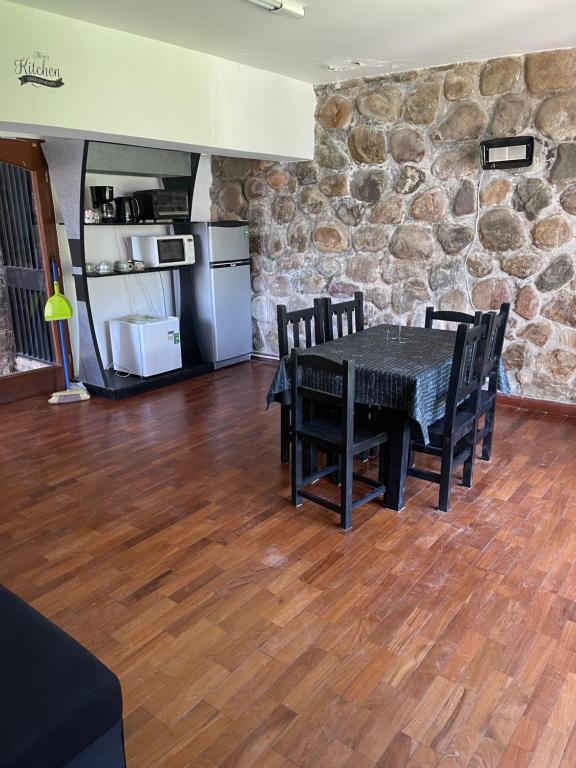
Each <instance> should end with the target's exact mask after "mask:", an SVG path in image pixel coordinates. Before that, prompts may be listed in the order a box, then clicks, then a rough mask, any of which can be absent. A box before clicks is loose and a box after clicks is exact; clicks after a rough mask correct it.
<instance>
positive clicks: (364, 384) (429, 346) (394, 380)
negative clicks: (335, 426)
mask: <svg viewBox="0 0 576 768" xmlns="http://www.w3.org/2000/svg"><path fill="white" fill-rule="evenodd" d="M455 341H456V332H455V331H451V330H441V329H438V328H422V327H416V326H399V325H387V324H384V325H375V326H372V327H370V328H366V329H364V330H362V331H357V332H356V333H351V334H348V335H346V336H342V337H341V338H338V339H334V340H332V341H327V342H324V343H323V344H317V345H316V346H314V347H310V348H308V349H303V350H301V353H302V354H303V355H307V354H311V355H320V356H322V357H325V358H327V359H328V360H332V361H334V362H339V363H340V362H342V361H343V360H353V361H354V364H355V371H356V376H355V392H354V401H355V402H356V403H360V404H363V405H367V406H371V409H373V411H372V412H373V414H374V417H375V418H380V419H381V420H382V421H383V422H385V423H386V425H387V427H388V430H389V434H390V463H389V468H388V482H387V492H386V506H387V507H389V508H390V509H393V510H395V511H398V512H399V511H401V510H402V509H403V507H404V505H405V494H406V475H407V469H408V459H409V452H410V435H411V433H412V431H413V430H420V433H421V436H422V438H423V440H424V443H425V444H428V442H429V440H428V428H429V427H430V426H431V425H432V424H434V422H436V421H437V420H438V419H441V418H442V417H443V416H444V410H445V405H446V396H447V393H448V383H449V380H450V371H451V368H452V357H453V354H454V345H455ZM310 375H312V376H313V377H314V376H320V375H321V379H317V380H312V381H307V382H306V384H307V385H308V386H315V387H317V388H319V389H322V390H324V391H327V392H332V393H334V394H339V393H340V390H341V386H342V383H341V380H339V379H338V377H335V376H332V375H329V374H328V375H327V374H325V373H322V374H319V373H315V374H310ZM498 388H499V390H500V391H502V392H504V393H506V394H508V393H509V392H510V385H509V382H508V377H507V375H506V370H505V368H504V365H503V363H502V362H501V363H500V368H499V373H498ZM290 391H291V375H290V356H289V355H285V356H284V357H283V358H282V359H281V360H280V361H279V363H278V367H277V369H276V372H275V375H274V378H273V380H272V384H271V386H270V389H269V391H268V394H267V403H268V405H270V404H271V403H272V402H280V403H284V404H289V403H290Z"/></svg>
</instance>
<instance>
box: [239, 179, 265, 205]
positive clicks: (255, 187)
mask: <svg viewBox="0 0 576 768" xmlns="http://www.w3.org/2000/svg"><path fill="white" fill-rule="evenodd" d="M244 194H245V196H246V198H247V199H248V200H260V199H261V198H263V197H265V196H266V184H265V183H264V179H261V178H260V177H259V176H250V177H249V178H247V179H246V181H245V182H244Z"/></svg>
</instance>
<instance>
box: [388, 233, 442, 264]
mask: <svg viewBox="0 0 576 768" xmlns="http://www.w3.org/2000/svg"><path fill="white" fill-rule="evenodd" d="M389 247H390V253H392V255H393V256H395V257H396V258H397V259H414V260H419V261H424V260H427V259H429V258H430V257H431V256H432V254H433V252H434V236H433V235H432V231H431V230H430V229H429V228H428V227H426V226H423V225H422V224H400V225H399V226H398V227H396V229H395V230H394V234H393V235H392V238H391V240H390V246H389Z"/></svg>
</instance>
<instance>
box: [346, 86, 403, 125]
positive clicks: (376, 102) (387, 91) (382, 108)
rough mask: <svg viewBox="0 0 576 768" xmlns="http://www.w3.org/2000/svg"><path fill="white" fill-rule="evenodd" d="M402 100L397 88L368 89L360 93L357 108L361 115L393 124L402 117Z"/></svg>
mask: <svg viewBox="0 0 576 768" xmlns="http://www.w3.org/2000/svg"><path fill="white" fill-rule="evenodd" d="M401 100H402V95H401V94H400V91H398V90H397V89H396V88H386V87H381V88H366V89H365V90H363V91H361V92H360V93H359V95H358V98H357V100H356V106H357V108H358V112H360V114H361V115H365V116H366V117H372V118H374V119H376V120H381V121H382V122H384V123H393V122H395V121H396V120H398V118H399V117H400V106H401Z"/></svg>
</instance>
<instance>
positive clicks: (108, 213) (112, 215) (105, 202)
mask: <svg viewBox="0 0 576 768" xmlns="http://www.w3.org/2000/svg"><path fill="white" fill-rule="evenodd" d="M90 194H91V195H92V205H93V207H94V208H95V209H96V210H97V211H99V212H100V219H101V221H102V224H112V223H113V222H114V221H116V209H115V207H114V187H90Z"/></svg>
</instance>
